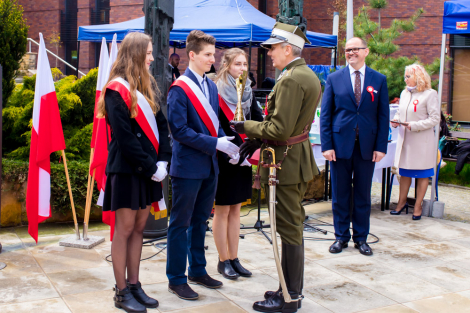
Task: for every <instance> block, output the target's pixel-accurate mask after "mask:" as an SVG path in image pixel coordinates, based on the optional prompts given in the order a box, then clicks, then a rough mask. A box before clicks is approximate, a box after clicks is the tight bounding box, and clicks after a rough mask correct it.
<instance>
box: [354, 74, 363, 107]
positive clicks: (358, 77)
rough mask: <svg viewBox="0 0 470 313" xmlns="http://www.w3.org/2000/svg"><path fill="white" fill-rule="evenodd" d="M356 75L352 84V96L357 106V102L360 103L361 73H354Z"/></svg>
mask: <svg viewBox="0 0 470 313" xmlns="http://www.w3.org/2000/svg"><path fill="white" fill-rule="evenodd" d="M354 73H355V74H356V81H355V83H354V96H355V97H356V105H357V106H359V102H361V94H362V92H361V72H359V71H355V72H354Z"/></svg>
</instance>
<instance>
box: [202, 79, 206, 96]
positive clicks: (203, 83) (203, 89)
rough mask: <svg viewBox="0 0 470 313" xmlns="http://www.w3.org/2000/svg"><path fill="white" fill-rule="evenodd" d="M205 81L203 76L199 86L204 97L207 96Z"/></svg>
mask: <svg viewBox="0 0 470 313" xmlns="http://www.w3.org/2000/svg"><path fill="white" fill-rule="evenodd" d="M205 82H206V78H205V77H204V78H203V79H202V83H201V87H202V93H203V94H204V96H206V98H207V94H206V86H205Z"/></svg>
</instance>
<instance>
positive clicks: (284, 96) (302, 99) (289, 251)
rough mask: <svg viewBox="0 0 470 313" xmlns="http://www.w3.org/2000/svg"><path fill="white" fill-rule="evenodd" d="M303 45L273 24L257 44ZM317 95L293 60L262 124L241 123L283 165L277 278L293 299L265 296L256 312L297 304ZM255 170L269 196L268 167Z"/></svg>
mask: <svg viewBox="0 0 470 313" xmlns="http://www.w3.org/2000/svg"><path fill="white" fill-rule="evenodd" d="M305 42H309V41H308V40H307V38H306V37H305V35H304V33H303V32H302V31H301V30H300V29H299V28H298V27H296V26H293V25H287V24H282V23H276V24H275V25H274V28H273V31H272V33H271V37H270V39H268V40H267V41H265V42H264V43H263V44H262V46H263V47H267V46H271V45H275V44H278V43H288V44H290V45H291V46H292V47H294V46H296V47H299V48H300V49H302V48H303V46H304V44H305ZM276 49H278V48H277V47H276ZM292 49H294V48H292ZM320 94H321V86H320V81H319V80H318V78H317V76H316V75H315V73H314V72H313V71H312V70H311V69H310V68H308V67H307V65H306V64H305V60H304V59H302V58H297V59H294V60H292V61H291V62H290V63H289V64H288V65H287V66H286V67H285V68H284V70H283V71H282V72H281V75H280V76H279V78H278V81H277V83H276V85H275V87H274V89H273V90H272V92H271V93H270V94H269V96H268V103H267V116H266V118H265V120H264V121H263V122H255V121H246V122H244V125H243V127H244V133H245V135H247V136H248V137H249V138H250V141H252V140H255V139H261V140H262V141H263V142H264V144H263V145H262V146H261V151H263V149H265V148H267V147H270V148H273V149H274V151H275V155H276V160H275V163H276V164H279V163H280V162H281V161H282V163H281V168H280V169H277V170H276V174H277V179H278V180H279V183H278V184H277V186H276V201H277V204H276V228H277V232H278V233H279V234H280V235H281V240H282V255H281V264H280V266H281V268H282V273H281V274H282V276H284V281H285V283H286V288H287V291H288V292H289V295H290V297H291V299H292V300H293V301H291V302H286V301H285V299H284V295H281V293H280V292H267V293H266V294H265V299H266V300H264V301H258V302H255V303H254V305H253V308H254V309H255V310H256V311H260V312H277V311H280V312H296V311H297V309H298V308H300V306H301V300H302V288H303V276H304V245H303V230H304V227H303V222H304V220H305V210H304V208H303V206H302V204H301V201H302V198H303V195H304V193H305V191H306V189H307V182H308V181H310V180H311V179H312V178H313V175H317V174H318V169H317V165H316V164H315V159H314V157H313V151H312V147H311V145H310V142H309V140H308V132H309V130H310V127H311V125H312V122H313V118H314V112H316V109H317V105H318V102H319V99H320ZM292 137H295V138H292ZM287 141H289V142H287ZM286 151H287V155H286V156H285V152H286ZM284 156H285V157H284ZM260 157H263V159H264V160H266V158H267V154H266V152H265V151H263V152H262V156H260ZM260 172H261V182H262V183H264V184H265V190H266V191H267V192H269V188H268V186H267V185H266V184H267V183H268V175H269V169H268V168H264V167H262V168H261V171H260ZM268 196H269V194H268ZM276 249H277V248H276ZM276 261H277V260H276ZM280 276H281V275H280ZM279 291H281V289H280V290H279ZM283 291H285V289H284V290H283Z"/></svg>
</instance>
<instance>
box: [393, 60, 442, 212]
mask: <svg viewBox="0 0 470 313" xmlns="http://www.w3.org/2000/svg"><path fill="white" fill-rule="evenodd" d="M405 83H406V89H405V90H403V91H402V93H401V96H400V106H399V108H398V111H397V113H396V114H395V117H394V118H393V121H396V123H394V122H392V127H399V130H398V134H399V135H398V142H397V150H396V154H395V166H396V167H397V168H399V174H400V176H401V178H400V198H399V201H398V205H397V210H395V211H391V212H390V214H392V215H400V213H401V212H402V211H403V210H405V212H406V214H408V203H406V199H407V196H408V192H409V189H410V186H411V179H412V178H416V188H417V198H416V204H415V207H414V212H413V220H419V219H421V213H422V206H421V204H422V201H423V199H424V195H425V194H426V190H427V188H428V184H429V177H431V176H433V175H434V166H435V165H436V159H435V155H436V154H435V149H436V145H435V143H434V129H433V127H434V126H436V125H437V124H438V123H439V120H440V117H441V116H440V108H439V101H438V98H437V92H436V91H435V90H433V89H431V77H430V76H429V74H428V73H427V72H426V70H425V69H424V67H422V66H421V65H419V64H413V65H409V66H407V67H406V68H405Z"/></svg>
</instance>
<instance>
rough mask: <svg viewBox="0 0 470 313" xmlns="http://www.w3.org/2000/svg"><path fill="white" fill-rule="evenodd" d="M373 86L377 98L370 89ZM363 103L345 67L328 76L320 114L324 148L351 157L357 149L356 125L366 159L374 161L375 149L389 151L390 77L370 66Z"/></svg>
mask: <svg viewBox="0 0 470 313" xmlns="http://www.w3.org/2000/svg"><path fill="white" fill-rule="evenodd" d="M368 86H372V87H373V88H374V90H375V91H376V92H374V101H372V96H371V94H370V93H369V92H367V87H368ZM363 87H364V88H363V90H362V97H361V101H360V103H359V106H357V105H356V100H355V97H354V91H353V87H352V84H351V78H350V75H349V68H348V67H345V68H343V69H341V70H339V71H337V72H335V73H332V74H330V75H329V76H328V79H327V81H326V85H325V91H324V93H323V100H322V105H321V116H320V127H321V131H320V137H321V146H322V151H326V150H332V149H334V150H335V154H336V157H337V158H340V159H349V158H351V156H352V153H353V150H354V143H355V137H356V127H359V145H360V148H361V155H362V158H363V159H364V160H371V159H372V156H373V152H374V151H379V152H383V153H387V145H388V132H389V125H390V124H389V121H390V109H389V101H388V88H387V78H386V77H385V75H383V74H380V73H379V72H377V71H374V70H373V69H371V68H369V67H367V66H366V71H365V75H364V86H363Z"/></svg>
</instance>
